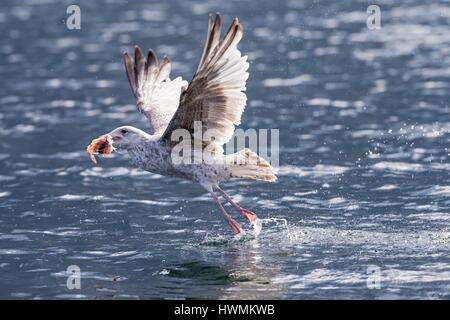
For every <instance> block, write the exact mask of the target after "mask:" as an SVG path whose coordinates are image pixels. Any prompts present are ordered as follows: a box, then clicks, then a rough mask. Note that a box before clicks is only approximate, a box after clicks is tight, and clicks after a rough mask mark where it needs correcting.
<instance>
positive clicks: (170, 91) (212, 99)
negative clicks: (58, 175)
mask: <svg viewBox="0 0 450 320" xmlns="http://www.w3.org/2000/svg"><path fill="white" fill-rule="evenodd" d="M221 29H222V19H221V16H220V15H219V14H216V16H215V18H213V17H212V15H210V16H209V24H208V32H207V35H206V41H205V45H204V48H203V54H202V56H201V59H200V63H199V65H198V68H197V71H196V72H195V74H194V76H193V78H192V80H191V82H190V83H188V82H187V81H185V80H183V79H182V78H181V77H177V78H175V79H173V80H170V78H169V75H170V71H171V61H170V60H169V58H167V57H164V58H163V59H162V61H161V62H158V59H157V57H156V55H155V53H154V52H153V51H152V50H151V49H149V50H148V54H147V58H144V55H143V53H142V51H141V49H140V48H139V47H137V46H135V50H134V60H133V59H132V58H131V57H130V56H129V55H128V53H127V52H126V53H125V54H124V63H125V70H126V74H127V78H128V81H129V83H130V86H131V89H132V91H133V94H134V96H135V98H136V106H137V109H138V110H139V111H140V112H141V113H142V114H144V115H145V116H146V118H147V119H148V123H149V128H148V130H147V132H145V131H143V130H140V129H137V128H135V127H132V126H121V127H119V128H116V129H114V130H113V131H111V132H109V133H107V134H105V135H102V136H100V137H99V138H97V139H94V140H93V141H92V143H91V144H90V145H89V146H88V148H87V151H88V153H89V155H90V157H91V159H92V160H94V161H95V157H94V156H93V154H98V153H100V154H110V153H112V151H113V150H124V151H126V152H127V153H128V155H129V157H130V159H131V162H132V163H133V164H134V165H135V166H137V167H138V168H140V169H142V170H145V171H148V172H152V173H156V174H160V175H164V176H172V177H177V178H181V179H185V180H190V181H193V182H197V183H198V184H200V185H201V186H202V187H203V188H204V189H206V191H207V192H208V193H209V194H210V195H211V197H212V199H213V201H214V202H215V203H216V205H217V207H218V209H219V212H220V213H221V215H222V216H223V218H224V219H225V221H226V222H227V223H228V224H229V226H230V228H231V230H232V232H233V234H234V235H238V234H240V233H241V232H242V230H243V229H242V227H241V225H240V224H239V223H238V222H237V221H236V220H235V219H233V218H232V217H231V216H230V215H229V214H228V212H227V211H226V210H225V208H224V206H223V205H222V202H221V200H220V199H219V198H218V196H217V194H216V193H218V194H220V195H221V196H222V197H223V198H224V199H225V200H226V201H227V202H229V203H230V204H231V207H232V208H234V209H235V210H236V211H237V212H238V213H239V214H240V215H242V216H243V217H244V218H245V219H247V220H248V222H249V223H250V224H254V223H255V221H256V219H257V216H256V214H255V213H253V212H252V211H250V210H247V209H244V208H242V207H241V206H240V205H239V204H237V203H236V202H235V201H233V199H232V197H230V196H229V195H228V194H227V193H226V192H225V191H224V190H222V189H221V188H220V186H219V184H220V183H221V182H224V181H227V180H230V179H253V180H263V181H269V182H274V181H276V179H277V177H276V172H275V169H274V168H273V167H272V166H271V165H270V164H269V163H268V162H267V161H266V160H264V159H263V158H262V157H260V156H258V155H257V154H256V153H255V152H253V151H251V150H250V149H243V150H240V151H238V152H237V153H233V154H224V149H223V145H224V144H226V143H227V142H228V141H230V139H231V138H232V136H233V133H234V130H235V126H237V125H239V124H240V120H241V116H242V113H243V111H244V108H245V105H246V100H247V97H246V95H245V93H244V91H245V90H246V81H247V78H248V75H249V74H248V72H247V69H248V67H249V64H248V62H247V56H242V55H241V52H240V51H239V49H238V48H237V45H238V43H239V41H240V40H241V39H242V36H243V27H242V25H241V23H240V22H239V20H238V19H237V18H234V19H233V22H232V23H231V26H230V28H229V29H228V31H227V32H226V34H225V35H224V36H223V37H221ZM196 129H200V132H201V133H205V132H213V134H210V137H209V139H205V138H204V137H203V138H201V141H200V143H199V138H198V137H196V133H195V130H196ZM179 133H182V134H183V133H187V134H188V136H187V138H186V139H183V140H182V141H180V139H176V137H177V136H178V135H179ZM174 137H175V139H174ZM185 137H186V136H185ZM189 138H192V139H189ZM180 145H181V147H180ZM184 147H189V148H190V149H186V150H188V151H186V152H184V150H183V154H184V153H186V155H187V157H185V156H183V158H182V160H183V161H179V159H178V158H177V157H176V155H179V152H178V151H179V150H180V148H181V149H183V148H184ZM199 154H200V155H201V158H200V160H199V158H198V155H199ZM193 158H195V159H194V161H192V160H193ZM188 160H190V161H188ZM195 160H196V161H195Z"/></svg>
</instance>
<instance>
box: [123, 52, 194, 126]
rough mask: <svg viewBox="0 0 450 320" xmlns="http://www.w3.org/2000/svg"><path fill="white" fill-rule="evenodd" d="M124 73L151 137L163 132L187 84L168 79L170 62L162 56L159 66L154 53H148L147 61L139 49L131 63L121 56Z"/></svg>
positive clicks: (180, 80) (129, 59) (128, 58)
mask: <svg viewBox="0 0 450 320" xmlns="http://www.w3.org/2000/svg"><path fill="white" fill-rule="evenodd" d="M124 62H125V70H126V72H127V77H128V81H129V82H130V86H131V90H132V91H133V93H134V96H135V97H136V105H137V108H138V110H139V111H140V112H142V113H143V114H145V116H146V117H147V118H148V121H149V123H150V130H149V133H150V134H158V133H163V132H164V130H165V129H166V128H167V125H168V123H169V121H170V119H171V118H172V116H173V115H174V113H175V111H176V110H177V108H178V104H179V102H180V95H181V91H182V90H183V88H186V87H187V85H188V83H187V81H184V80H182V79H181V77H178V78H176V79H174V80H170V79H169V75H170V69H171V62H170V60H169V58H167V57H164V58H163V60H162V61H161V63H158V59H157V58H156V55H155V53H154V52H153V51H152V50H151V49H150V50H148V55H147V60H145V58H144V55H143V54H142V51H141V49H140V48H139V47H137V46H136V47H135V50H134V61H133V60H132V59H131V58H130V56H129V55H128V53H125V54H124Z"/></svg>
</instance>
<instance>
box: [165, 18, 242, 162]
mask: <svg viewBox="0 0 450 320" xmlns="http://www.w3.org/2000/svg"><path fill="white" fill-rule="evenodd" d="M221 29H222V20H221V17H220V15H216V18H215V20H213V18H212V16H210V18H209V26H208V33H207V36H206V42H205V47H204V49H203V54H202V58H201V59H200V63H199V66H198V69H197V72H196V73H195V75H194V78H193V79H192V82H191V83H190V84H189V86H188V88H187V90H186V91H184V92H183V93H182V94H181V99H180V105H179V107H178V110H177V111H176V113H175V115H174V116H173V118H172V120H171V121H170V123H169V125H168V127H167V129H166V131H165V132H164V135H163V139H165V140H166V142H167V143H169V144H172V145H173V144H174V142H171V135H172V132H173V131H174V130H176V129H187V130H189V131H190V132H191V134H192V133H193V130H194V122H197V121H200V122H201V128H202V130H203V132H206V130H211V131H212V132H213V134H212V135H213V138H212V139H211V141H206V142H203V147H206V146H209V148H208V150H211V151H213V153H216V152H220V150H222V145H223V144H225V143H227V142H228V141H229V140H230V138H231V137H232V135H233V133H234V126H235V125H239V124H240V121H241V115H242V112H243V111H244V108H245V103H246V100H247V97H246V95H245V93H244V92H243V91H245V89H246V88H245V83H246V81H247V78H248V73H247V69H248V63H247V56H241V52H240V51H239V50H238V49H237V44H238V43H239V41H240V40H241V38H242V35H243V27H242V25H241V24H240V23H239V21H238V19H237V18H235V19H234V20H233V22H232V24H231V26H230V28H229V30H228V32H227V33H226V35H225V36H224V37H223V38H222V39H220V34H221ZM211 131H209V132H210V133H211Z"/></svg>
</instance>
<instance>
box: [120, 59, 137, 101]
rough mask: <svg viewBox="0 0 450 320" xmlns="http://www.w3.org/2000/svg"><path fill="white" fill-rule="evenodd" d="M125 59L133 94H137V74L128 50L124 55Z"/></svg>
mask: <svg viewBox="0 0 450 320" xmlns="http://www.w3.org/2000/svg"><path fill="white" fill-rule="evenodd" d="M123 60H124V64H125V71H126V74H127V79H128V82H129V83H130V87H131V90H132V91H133V94H134V95H136V84H135V81H134V79H135V76H134V64H133V61H132V60H131V58H130V56H129V55H128V52H125V53H124V55H123Z"/></svg>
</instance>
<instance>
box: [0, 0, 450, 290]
mask: <svg viewBox="0 0 450 320" xmlns="http://www.w3.org/2000/svg"><path fill="white" fill-rule="evenodd" d="M69 4H70V3H59V2H57V1H53V0H46V1H37V0H27V1H24V2H22V3H20V4H19V3H16V2H14V1H3V2H2V4H1V5H0V6H1V7H2V8H1V10H0V28H1V29H2V31H4V36H3V38H2V40H1V41H0V66H1V67H0V79H1V80H0V81H2V85H1V86H0V272H1V277H0V297H2V298H26V299H40V298H61V299H64V298H73V299H87V298H95V299H113V298H127V299H146V298H222V299H254V298H260V299H270V298H274V299H277V298H283V299H296V298H307V299H312V298H370V299H371V298H387V299H392V298H431V299H435V298H447V299H448V298H449V297H450V296H449V292H450V282H449V279H450V261H449V258H448V257H449V253H450V248H449V246H450V233H449V228H448V226H449V222H450V213H449V205H450V202H449V196H450V181H449V179H448V174H447V173H448V170H449V168H450V166H449V161H448V156H449V149H448V148H449V132H450V131H449V129H450V116H449V115H450V112H449V111H450V110H449V104H448V101H449V100H450V99H449V98H450V90H449V89H450V81H449V80H450V59H449V56H450V55H449V53H450V52H449V46H448V43H449V41H450V38H449V37H450V34H449V33H448V25H449V22H450V11H449V9H448V4H446V3H445V2H439V1H434V3H433V4H425V3H423V2H422V1H408V2H407V3H405V4H398V3H395V2H393V1H389V2H386V3H384V4H382V5H380V6H381V10H382V28H381V30H368V29H367V28H366V21H365V19H366V13H365V10H366V6H367V3H366V2H364V1H349V2H343V1H341V2H335V3H333V4H330V3H329V2H325V1H323V2H322V1H319V2H317V1H316V2H314V3H310V2H309V1H284V2H281V3H280V2H273V1H229V2H226V3H225V2H221V3H218V2H206V3H205V2H203V1H189V2H187V1H178V0H170V1H164V2H149V1H146V2H145V3H143V2H133V3H131V2H130V3H129V2H126V1H121V0H117V1H96V2H95V3H94V2H89V1H79V3H78V4H79V6H80V7H81V12H82V29H81V30H76V31H70V30H67V29H66V27H65V24H64V23H63V21H64V19H65V18H66V15H65V12H66V7H67V5H69ZM215 11H220V12H221V13H222V14H223V16H224V19H225V22H227V21H230V20H231V17H232V16H235V15H238V16H239V18H240V20H241V21H242V22H243V24H244V27H245V30H246V33H245V37H244V40H243V42H242V45H241V48H242V50H243V51H244V52H245V53H246V54H248V55H249V60H250V73H251V75H250V79H249V82H248V86H247V88H248V106H247V108H246V112H245V113H244V116H243V119H242V128H244V129H245V128H279V129H280V144H281V146H280V156H281V159H280V164H281V166H280V172H279V181H278V182H277V183H276V184H265V183H257V182H246V181H236V182H230V183H227V184H226V185H225V186H224V187H225V189H226V190H228V191H230V192H231V193H232V195H233V196H234V197H235V198H236V200H238V201H240V202H241V203H242V205H243V206H244V207H248V208H249V209H251V210H254V211H256V212H257V213H258V216H259V217H260V221H261V223H262V230H261V232H260V233H259V235H258V236H257V237H254V236H253V237H252V236H251V233H250V236H249V237H246V238H244V239H240V240H232V239H230V238H229V235H228V229H227V226H226V225H225V224H224V223H223V222H222V221H221V218H220V216H219V215H218V213H217V212H216V210H215V207H214V205H213V203H212V201H211V200H210V199H209V197H208V196H207V195H206V194H204V193H203V191H202V189H201V188H200V187H197V186H193V185H192V184H190V183H188V182H183V181H179V180H175V179H171V178H164V177H161V176H158V175H151V174H148V173H145V172H142V171H140V170H138V169H135V168H132V167H131V166H130V164H129V163H128V161H127V159H126V155H124V154H114V155H113V156H110V157H104V158H102V157H101V158H100V159H99V166H97V167H92V165H91V163H90V162H89V160H88V158H87V156H86V154H85V152H84V149H85V147H86V145H87V144H88V143H89V142H90V140H91V139H92V138H93V137H95V136H98V135H99V134H102V133H104V132H106V131H109V130H111V129H112V128H115V127H117V126H119V125H124V124H132V125H135V126H137V127H141V128H145V126H146V123H145V119H143V118H142V117H141V115H139V114H138V113H137V112H136V111H135V106H134V105H133V103H134V100H133V97H132V94H131V92H130V89H129V86H128V83H127V81H126V79H125V73H124V70H123V67H122V61H121V59H122V52H123V51H125V50H130V49H131V48H132V46H133V45H134V44H138V45H140V46H141V47H152V48H153V49H154V50H155V51H156V52H157V53H158V55H163V54H167V55H169V56H170V57H171V58H172V60H173V61H174V64H173V75H181V76H183V78H185V79H190V78H191V76H192V74H193V71H194V68H195V67H196V64H197V62H198V59H199V57H200V54H201V45H202V41H203V37H204V33H205V28H206V19H207V18H206V17H207V14H208V13H209V12H215ZM424 13H426V14H424ZM70 265H78V266H79V267H80V269H81V283H82V288H81V289H80V290H68V289H67V287H66V280H67V274H66V269H67V267H68V266H70ZM369 266H372V267H373V266H375V267H377V268H379V271H380V276H381V288H380V289H378V290H376V289H375V290H374V289H369V288H368V287H367V278H368V267H369Z"/></svg>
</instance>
